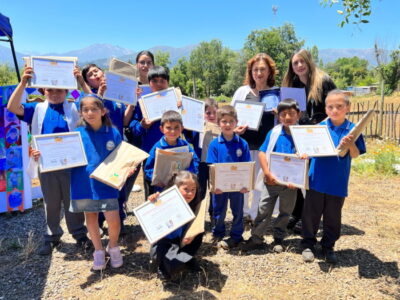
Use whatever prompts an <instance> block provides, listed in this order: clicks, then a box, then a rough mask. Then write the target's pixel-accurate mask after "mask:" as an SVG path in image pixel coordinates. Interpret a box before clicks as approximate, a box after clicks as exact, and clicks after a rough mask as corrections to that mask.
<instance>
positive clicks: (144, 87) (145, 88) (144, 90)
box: [139, 84, 152, 97]
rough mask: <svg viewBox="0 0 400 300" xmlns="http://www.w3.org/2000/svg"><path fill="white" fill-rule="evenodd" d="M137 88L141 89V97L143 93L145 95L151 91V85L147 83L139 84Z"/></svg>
mask: <svg viewBox="0 0 400 300" xmlns="http://www.w3.org/2000/svg"><path fill="white" fill-rule="evenodd" d="M139 88H141V89H142V92H141V94H140V97H143V96H144V95H147V94H151V92H152V91H151V87H150V85H148V84H141V85H139Z"/></svg>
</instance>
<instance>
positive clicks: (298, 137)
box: [289, 125, 338, 157]
mask: <svg viewBox="0 0 400 300" xmlns="http://www.w3.org/2000/svg"><path fill="white" fill-rule="evenodd" d="M289 128H290V132H291V134H292V137H293V141H294V144H295V146H296V151H297V153H298V154H299V155H302V154H307V155H308V156H309V157H317V156H337V155H338V152H337V150H336V149H335V145H334V144H333V141H332V138H331V135H330V133H329V129H328V127H327V126H326V125H310V126H309V125H301V126H300V125H294V126H289Z"/></svg>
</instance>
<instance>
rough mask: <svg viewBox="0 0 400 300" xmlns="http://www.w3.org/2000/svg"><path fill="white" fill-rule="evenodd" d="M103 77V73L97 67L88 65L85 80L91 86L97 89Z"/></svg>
mask: <svg viewBox="0 0 400 300" xmlns="http://www.w3.org/2000/svg"><path fill="white" fill-rule="evenodd" d="M103 79H104V73H103V71H102V70H100V69H99V68H98V67H90V68H89V71H88V72H87V73H86V80H87V83H88V84H89V86H90V87H91V88H94V89H98V88H99V86H100V82H101V81H102V80H103Z"/></svg>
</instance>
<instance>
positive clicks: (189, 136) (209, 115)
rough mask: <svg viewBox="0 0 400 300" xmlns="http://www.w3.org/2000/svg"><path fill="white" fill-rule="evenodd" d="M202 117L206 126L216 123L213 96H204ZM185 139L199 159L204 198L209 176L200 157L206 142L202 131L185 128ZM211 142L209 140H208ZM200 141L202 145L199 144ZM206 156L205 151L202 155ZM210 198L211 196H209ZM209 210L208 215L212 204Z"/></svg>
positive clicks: (201, 187) (206, 146)
mask: <svg viewBox="0 0 400 300" xmlns="http://www.w3.org/2000/svg"><path fill="white" fill-rule="evenodd" d="M204 104H205V105H204V119H205V121H206V127H207V123H213V124H217V109H218V104H217V102H216V101H215V100H214V99H213V98H206V99H205V100H204ZM183 133H184V136H185V139H186V140H187V141H188V142H189V143H190V144H191V145H192V146H193V149H194V151H195V152H196V154H197V157H198V158H199V159H200V160H201V161H200V163H199V175H198V179H199V185H200V199H204V198H205V196H206V192H207V186H208V177H209V171H208V166H207V163H206V162H205V159H202V156H203V155H202V150H203V149H204V150H205V151H207V150H208V146H209V145H208V144H207V145H205V144H204V143H205V142H206V141H205V140H204V133H198V132H195V131H190V130H187V129H185V130H184V131H183ZM210 142H211V140H210ZM200 143H202V145H200ZM206 156H207V153H206V155H205V156H204V157H206ZM210 198H211V197H210ZM209 210H210V215H211V212H212V206H211V205H210V206H209Z"/></svg>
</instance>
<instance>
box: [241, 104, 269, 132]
mask: <svg viewBox="0 0 400 300" xmlns="http://www.w3.org/2000/svg"><path fill="white" fill-rule="evenodd" d="M234 107H235V109H236V113H237V116H238V121H239V122H238V124H237V125H238V126H246V125H247V126H248V129H250V130H258V128H259V127H260V122H261V118H262V116H263V113H264V108H265V103H262V102H253V101H235V104H234Z"/></svg>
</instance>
